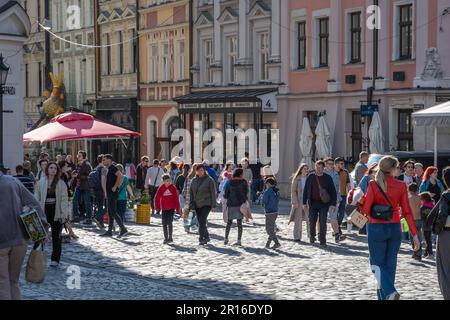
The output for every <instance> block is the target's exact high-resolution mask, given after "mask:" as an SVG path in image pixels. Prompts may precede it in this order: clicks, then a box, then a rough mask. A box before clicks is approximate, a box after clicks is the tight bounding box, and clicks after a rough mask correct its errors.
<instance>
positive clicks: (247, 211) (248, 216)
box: [239, 201, 253, 220]
mask: <svg viewBox="0 0 450 320" xmlns="http://www.w3.org/2000/svg"><path fill="white" fill-rule="evenodd" d="M239 211H241V213H242V214H243V215H244V217H245V218H246V219H247V220H253V216H252V212H251V209H250V204H249V203H248V201H245V202H244V203H243V204H242V205H241V207H240V208H239Z"/></svg>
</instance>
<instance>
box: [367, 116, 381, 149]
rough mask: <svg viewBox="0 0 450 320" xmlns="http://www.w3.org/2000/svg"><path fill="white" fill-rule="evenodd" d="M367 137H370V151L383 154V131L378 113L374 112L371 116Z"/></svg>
mask: <svg viewBox="0 0 450 320" xmlns="http://www.w3.org/2000/svg"><path fill="white" fill-rule="evenodd" d="M369 139H370V152H371V153H378V154H383V152H384V148H383V132H382V128H381V120H380V114H379V113H378V112H374V114H373V116H372V123H371V124H370V128H369Z"/></svg>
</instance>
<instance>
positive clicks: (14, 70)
mask: <svg viewBox="0 0 450 320" xmlns="http://www.w3.org/2000/svg"><path fill="white" fill-rule="evenodd" d="M0 30H1V33H0V54H1V55H2V56H3V58H4V63H5V64H6V65H8V66H9V68H10V69H9V73H8V77H7V79H6V85H5V86H4V94H3V110H4V111H5V112H4V113H3V126H2V127H3V132H2V133H1V134H0V137H1V139H3V162H4V165H5V166H6V167H10V168H11V169H12V171H13V172H14V171H15V167H16V166H17V165H18V164H21V163H22V162H23V149H22V148H18V146H21V145H23V132H24V131H23V129H24V126H23V119H24V97H25V93H26V92H25V91H26V86H25V85H24V83H25V64H24V57H23V53H22V50H23V46H24V44H25V43H26V42H27V39H28V37H29V35H30V30H31V24H30V19H29V17H28V15H27V13H26V11H25V10H24V8H23V7H22V5H21V3H20V2H19V1H7V0H0Z"/></svg>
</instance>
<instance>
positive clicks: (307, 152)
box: [300, 117, 314, 168]
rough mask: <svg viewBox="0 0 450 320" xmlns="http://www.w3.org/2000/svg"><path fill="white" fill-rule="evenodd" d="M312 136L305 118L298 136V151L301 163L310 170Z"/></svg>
mask: <svg viewBox="0 0 450 320" xmlns="http://www.w3.org/2000/svg"><path fill="white" fill-rule="evenodd" d="M313 138H314V135H313V133H312V131H311V126H310V125H309V120H308V118H307V117H305V118H303V124H302V133H301V136H300V151H301V153H302V161H301V162H302V163H306V164H307V165H308V166H309V167H310V168H312V156H313V155H312V152H313V150H312V146H313Z"/></svg>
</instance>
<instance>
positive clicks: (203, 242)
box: [198, 240, 208, 246]
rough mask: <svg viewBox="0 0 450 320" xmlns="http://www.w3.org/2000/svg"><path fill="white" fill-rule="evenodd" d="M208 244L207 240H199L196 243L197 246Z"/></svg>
mask: <svg viewBox="0 0 450 320" xmlns="http://www.w3.org/2000/svg"><path fill="white" fill-rule="evenodd" d="M207 244H208V242H206V241H204V240H203V241H200V242H199V243H198V245H199V246H206V245H207Z"/></svg>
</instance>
